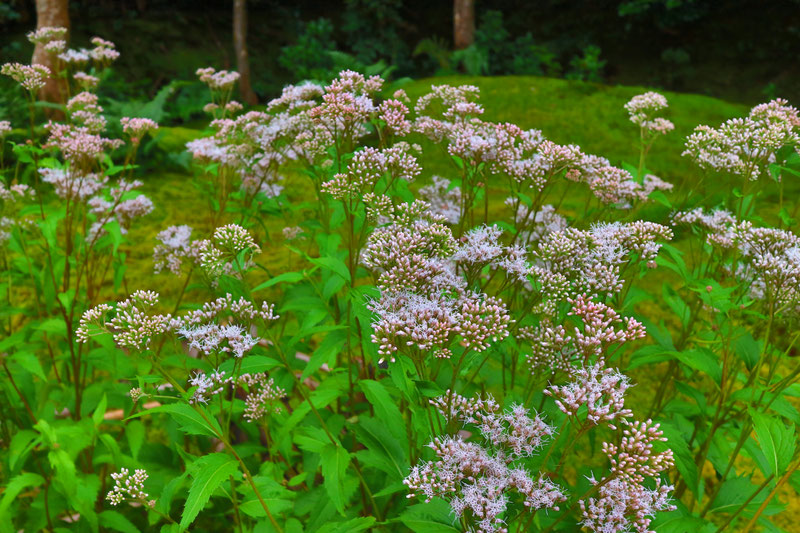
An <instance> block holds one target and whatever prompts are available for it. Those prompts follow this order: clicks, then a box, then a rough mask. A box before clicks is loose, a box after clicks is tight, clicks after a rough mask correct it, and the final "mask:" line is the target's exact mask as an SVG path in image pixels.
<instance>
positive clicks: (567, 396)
mask: <svg viewBox="0 0 800 533" xmlns="http://www.w3.org/2000/svg"><path fill="white" fill-rule="evenodd" d="M572 379H573V381H571V382H570V383H568V384H566V385H561V386H558V385H552V386H550V387H549V388H547V389H545V390H544V393H545V394H546V395H548V396H552V397H553V398H554V399H555V400H556V405H557V406H558V408H559V409H561V411H562V412H563V413H565V414H566V415H568V416H576V415H577V413H578V410H579V409H580V408H581V407H584V406H585V407H586V419H587V421H588V422H590V423H591V424H593V425H599V424H602V423H607V424H608V426H609V427H610V428H611V429H616V426H615V423H616V422H615V421H616V420H624V419H625V418H627V417H630V416H633V412H632V411H631V410H630V409H626V408H625V391H627V390H628V388H629V387H630V386H631V384H630V379H628V377H627V376H625V375H624V374H621V373H620V372H619V371H618V370H616V369H613V368H605V367H604V366H603V364H602V363H596V364H593V365H591V366H589V367H585V368H578V369H576V370H575V371H574V372H573V378H572Z"/></svg>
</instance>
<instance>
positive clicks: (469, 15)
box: [453, 0, 475, 50]
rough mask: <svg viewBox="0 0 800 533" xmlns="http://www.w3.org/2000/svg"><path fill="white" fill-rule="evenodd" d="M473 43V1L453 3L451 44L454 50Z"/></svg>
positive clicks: (455, 0)
mask: <svg viewBox="0 0 800 533" xmlns="http://www.w3.org/2000/svg"><path fill="white" fill-rule="evenodd" d="M473 42H475V0H454V1H453V44H454V45H455V47H456V50H462V49H464V48H467V47H468V46H469V45H471V44H472V43H473Z"/></svg>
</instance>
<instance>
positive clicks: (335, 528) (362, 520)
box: [317, 516, 375, 533]
mask: <svg viewBox="0 0 800 533" xmlns="http://www.w3.org/2000/svg"><path fill="white" fill-rule="evenodd" d="M374 524H375V518H374V517H371V516H362V517H359V518H353V519H352V520H348V521H347V522H328V523H327V524H325V525H324V526H322V527H321V528H319V529H318V530H317V533H358V532H359V531H366V530H368V529H369V528H371V527H372V526H373V525H374Z"/></svg>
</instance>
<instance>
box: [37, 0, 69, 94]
mask: <svg viewBox="0 0 800 533" xmlns="http://www.w3.org/2000/svg"><path fill="white" fill-rule="evenodd" d="M48 26H49V27H61V28H67V31H68V32H69V0H36V28H37V29H38V28H44V27H48ZM31 63H38V64H40V65H44V66H46V67H47V68H49V69H50V71H51V72H52V73H53V77H51V78H50V79H49V80H48V82H47V85H45V86H44V88H43V89H42V91H41V93H40V96H41V98H42V99H43V100H45V101H47V102H55V103H62V104H63V103H64V102H63V101H62V94H61V93H62V91H60V90H59V88H58V83H59V82H58V81H57V78H56V75H57V72H56V71H55V65H54V64H53V60H52V57H51V55H50V54H48V53H47V52H46V51H45V49H44V45H43V44H41V43H39V44H37V45H36V48H34V50H33V59H31Z"/></svg>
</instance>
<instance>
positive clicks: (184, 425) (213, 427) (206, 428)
mask: <svg viewBox="0 0 800 533" xmlns="http://www.w3.org/2000/svg"><path fill="white" fill-rule="evenodd" d="M196 409H202V407H199V406H196V408H195V407H190V406H188V405H186V404H185V403H170V404H167V405H161V406H159V407H154V408H152V409H148V410H147V411H141V412H139V413H135V414H133V415H131V416H129V417H128V418H127V419H128V420H130V419H132V418H137V417H140V416H143V415H149V414H155V413H167V414H169V415H170V416H171V417H172V418H173V419H174V420H175V421H176V422H178V424H180V428H181V430H183V431H185V432H186V433H188V434H189V435H207V436H209V437H219V436H220V435H222V429H221V428H220V427H219V423H217V421H216V420H215V419H214V418H212V417H210V416H207V417H206V418H207V419H208V421H206V419H204V418H203V417H202V416H201V415H200V413H198V412H197V410H196Z"/></svg>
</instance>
